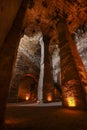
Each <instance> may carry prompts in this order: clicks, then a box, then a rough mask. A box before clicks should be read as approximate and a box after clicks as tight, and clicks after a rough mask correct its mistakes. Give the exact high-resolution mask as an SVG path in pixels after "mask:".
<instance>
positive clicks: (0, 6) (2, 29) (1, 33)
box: [0, 0, 22, 46]
mask: <svg viewBox="0 0 87 130" xmlns="http://www.w3.org/2000/svg"><path fill="white" fill-rule="evenodd" d="M21 2H22V0H16V1H12V0H8V1H6V0H0V46H1V44H2V43H3V41H4V39H5V37H6V35H7V34H8V32H9V30H10V28H11V26H12V24H13V21H14V19H15V17H16V14H17V12H18V9H19V7H20V4H21Z"/></svg>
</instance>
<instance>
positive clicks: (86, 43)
mask: <svg viewBox="0 0 87 130" xmlns="http://www.w3.org/2000/svg"><path fill="white" fill-rule="evenodd" d="M75 42H76V46H77V49H78V52H79V54H80V56H81V59H82V61H83V64H84V66H85V69H86V71H87V25H84V26H81V27H80V28H78V29H77V30H76V32H75Z"/></svg>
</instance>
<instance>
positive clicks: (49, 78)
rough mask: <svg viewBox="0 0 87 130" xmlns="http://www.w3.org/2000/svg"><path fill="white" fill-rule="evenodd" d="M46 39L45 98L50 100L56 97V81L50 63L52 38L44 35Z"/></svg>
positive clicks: (46, 100)
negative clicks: (54, 81)
mask: <svg viewBox="0 0 87 130" xmlns="http://www.w3.org/2000/svg"><path fill="white" fill-rule="evenodd" d="M43 41H44V51H45V52H44V81H43V100H44V102H50V101H53V99H54V83H53V75H52V70H51V65H50V53H49V43H50V38H49V37H48V36H43Z"/></svg>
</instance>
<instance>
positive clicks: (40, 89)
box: [38, 36, 44, 103]
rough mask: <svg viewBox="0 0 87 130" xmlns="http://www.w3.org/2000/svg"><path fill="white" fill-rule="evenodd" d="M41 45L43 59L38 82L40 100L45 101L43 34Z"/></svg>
mask: <svg viewBox="0 0 87 130" xmlns="http://www.w3.org/2000/svg"><path fill="white" fill-rule="evenodd" d="M39 42H40V45H41V61H40V76H39V82H38V102H40V103H42V102H43V79H44V42H43V37H42V36H41V38H40V40H39Z"/></svg>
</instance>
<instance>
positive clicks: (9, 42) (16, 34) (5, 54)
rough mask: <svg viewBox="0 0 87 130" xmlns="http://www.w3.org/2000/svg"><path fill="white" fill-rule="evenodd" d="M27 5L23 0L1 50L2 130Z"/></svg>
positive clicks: (0, 123) (0, 114)
mask: <svg viewBox="0 0 87 130" xmlns="http://www.w3.org/2000/svg"><path fill="white" fill-rule="evenodd" d="M26 4H27V1H26V2H25V1H24V0H23V3H22V6H21V8H20V10H19V13H18V14H17V18H16V19H15V21H14V24H13V26H12V28H11V30H10V31H9V33H8V35H7V37H6V39H5V41H4V43H3V44H2V47H1V48H0V130H2V129H3V124H4V117H5V110H6V103H7V96H8V90H9V84H10V79H11V76H12V68H13V64H14V59H15V53H16V51H17V46H18V43H19V39H20V37H21V31H22V29H23V28H22V22H23V18H24V15H25V8H26Z"/></svg>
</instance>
